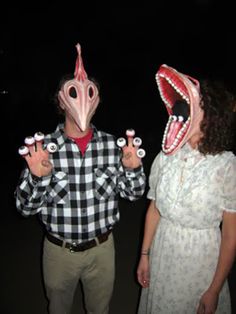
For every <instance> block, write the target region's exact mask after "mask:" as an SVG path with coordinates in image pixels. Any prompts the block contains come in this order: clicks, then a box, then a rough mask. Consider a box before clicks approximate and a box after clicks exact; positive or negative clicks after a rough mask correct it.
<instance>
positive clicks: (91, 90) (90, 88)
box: [88, 87, 94, 98]
mask: <svg viewBox="0 0 236 314" xmlns="http://www.w3.org/2000/svg"><path fill="white" fill-rule="evenodd" d="M88 93H89V97H90V98H93V95H94V90H93V88H92V87H89V90H88Z"/></svg>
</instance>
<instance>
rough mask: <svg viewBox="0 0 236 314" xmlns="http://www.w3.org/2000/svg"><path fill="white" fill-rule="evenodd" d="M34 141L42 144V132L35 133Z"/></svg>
mask: <svg viewBox="0 0 236 314" xmlns="http://www.w3.org/2000/svg"><path fill="white" fill-rule="evenodd" d="M34 139H35V141H36V142H42V141H43V139H44V134H43V133H42V132H37V133H35V134H34Z"/></svg>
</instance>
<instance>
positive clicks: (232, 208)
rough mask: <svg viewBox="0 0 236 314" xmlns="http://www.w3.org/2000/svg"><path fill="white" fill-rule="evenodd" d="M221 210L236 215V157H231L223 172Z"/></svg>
mask: <svg viewBox="0 0 236 314" xmlns="http://www.w3.org/2000/svg"><path fill="white" fill-rule="evenodd" d="M223 210H225V211H227V212H234V213H236V157H235V156H232V158H231V159H230V160H229V163H228V166H227V168H226V171H225V177H224V185H223Z"/></svg>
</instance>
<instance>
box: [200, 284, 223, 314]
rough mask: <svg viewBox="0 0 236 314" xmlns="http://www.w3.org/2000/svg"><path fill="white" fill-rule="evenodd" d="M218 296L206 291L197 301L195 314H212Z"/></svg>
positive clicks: (215, 307) (214, 310)
mask: <svg viewBox="0 0 236 314" xmlns="http://www.w3.org/2000/svg"><path fill="white" fill-rule="evenodd" d="M218 299H219V295H218V294H217V293H215V292H212V291H211V290H207V291H206V292H205V293H204V294H203V295H202V297H201V299H200V301H199V306H198V309H197V314H214V313H215V312H216V309H217V304H218Z"/></svg>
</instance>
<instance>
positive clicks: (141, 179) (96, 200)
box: [15, 124, 146, 243]
mask: <svg viewBox="0 0 236 314" xmlns="http://www.w3.org/2000/svg"><path fill="white" fill-rule="evenodd" d="M63 127H64V125H62V124H60V125H58V127H57V129H56V131H55V132H54V133H52V134H49V135H47V136H46V137H45V140H44V143H45V145H46V144H47V143H49V142H54V143H55V144H56V145H57V151H56V152H54V153H53V154H51V156H50V161H51V162H52V164H53V171H52V174H51V175H49V176H47V177H42V178H39V179H37V180H35V178H34V177H33V176H32V175H31V173H30V171H29V169H28V168H26V169H24V170H23V172H22V174H21V178H20V182H19V185H18V186H17V188H16V193H15V195H16V206H17V209H18V210H19V211H20V212H21V214H22V215H24V216H29V215H34V214H37V213H38V214H39V216H40V218H41V220H42V221H43V223H44V224H45V227H46V230H47V231H48V232H50V233H52V234H53V235H54V236H56V237H58V238H61V239H64V240H66V241H68V242H77V243H81V242H85V241H88V240H91V239H93V238H95V237H96V236H97V235H99V234H100V233H104V232H106V231H107V230H108V229H111V228H112V227H113V225H114V224H115V223H116V222H117V221H118V220H119V209H118V199H119V196H121V197H123V198H126V199H128V200H130V201H134V200H136V199H138V198H140V197H141V196H142V195H143V193H144V190H145V179H146V178H145V174H144V171H143V167H142V166H140V167H139V168H136V169H131V170H130V169H124V168H123V166H122V163H121V150H120V149H119V148H118V147H117V145H116V141H115V138H114V137H113V136H112V135H110V134H107V133H104V132H101V131H98V130H96V128H95V127H94V126H92V127H93V137H92V140H91V142H90V143H89V144H88V147H87V150H86V152H85V155H84V156H82V154H81V152H80V151H79V148H78V146H77V145H76V143H75V142H74V141H73V140H71V139H69V138H68V137H66V136H65V134H64V131H63Z"/></svg>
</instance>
